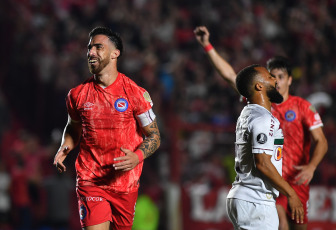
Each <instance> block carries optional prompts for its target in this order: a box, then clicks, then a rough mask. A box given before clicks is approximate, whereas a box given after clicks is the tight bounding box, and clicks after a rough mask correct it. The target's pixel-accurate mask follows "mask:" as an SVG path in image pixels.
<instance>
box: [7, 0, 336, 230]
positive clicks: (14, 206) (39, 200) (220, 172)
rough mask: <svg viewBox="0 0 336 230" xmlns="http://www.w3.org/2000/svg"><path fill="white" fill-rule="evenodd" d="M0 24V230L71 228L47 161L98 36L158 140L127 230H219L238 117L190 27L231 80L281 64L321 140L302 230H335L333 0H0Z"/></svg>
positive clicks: (65, 183)
mask: <svg viewBox="0 0 336 230" xmlns="http://www.w3.org/2000/svg"><path fill="white" fill-rule="evenodd" d="M0 24H1V27H0V31H1V36H0V41H1V43H0V44H1V48H0V50H1V63H0V66H1V72H0V84H1V87H0V137H1V146H0V148H1V149H0V151H1V153H0V157H1V158H0V229H4V230H6V229H20V225H24V226H26V228H21V229H53V228H54V227H56V226H57V225H65V226H67V227H68V228H67V229H79V226H78V222H79V221H78V212H77V207H76V199H75V194H74V167H73V161H74V159H75V157H76V151H75V152H73V153H72V154H71V155H70V157H69V159H67V160H66V164H67V167H68V171H67V173H66V174H65V175H63V176H60V175H59V174H57V173H56V170H55V169H54V167H53V166H52V160H53V156H54V154H55V153H56V151H57V148H58V146H59V143H60V137H61V132H62V130H63V128H64V125H65V123H66V119H67V115H66V108H65V96H66V95H67V93H68V91H69V89H70V88H72V87H74V86H76V85H77V84H79V83H81V82H83V81H84V80H85V79H86V78H88V77H89V76H90V74H89V72H88V68H87V61H86V49H87V48H86V46H87V43H88V33H89V31H90V30H91V29H92V28H93V27H95V26H98V25H104V26H108V27H110V28H112V29H113V30H115V31H117V32H119V33H120V34H121V35H122V38H123V41H124V46H125V53H124V55H123V57H122V58H121V59H120V61H119V68H120V71H121V72H123V73H125V74H126V75H127V76H130V77H131V78H132V79H134V81H135V82H137V83H138V84H139V85H141V86H143V87H144V88H146V89H147V90H148V91H149V92H150V94H151V97H152V99H153V101H154V111H155V113H156V114H157V116H158V122H159V126H160V130H161V134H162V145H161V147H160V149H159V150H158V151H157V153H156V154H155V155H153V156H152V157H151V158H150V159H147V160H146V163H145V166H144V172H143V175H142V181H141V183H142V184H141V189H140V194H141V198H142V199H141V202H138V203H141V205H139V204H138V205H139V206H143V208H142V209H140V208H139V209H138V210H139V211H138V210H137V212H138V213H141V214H138V216H139V217H138V219H137V217H136V220H135V221H136V224H135V225H136V226H135V227H134V229H138V230H140V229H146V230H151V229H160V230H179V229H183V230H191V229H192V230H210V229H211V230H215V229H230V228H231V225H230V224H229V223H228V219H227V215H226V210H225V205H224V203H225V197H226V193H227V191H228V189H229V187H230V184H231V181H232V178H233V176H234V172H233V171H232V170H233V165H232V164H233V154H234V147H233V141H234V125H235V120H236V118H237V116H238V114H239V112H240V110H241V108H242V106H243V105H242V104H241V103H240V102H239V97H238V95H237V94H236V93H235V92H234V91H233V90H232V89H231V88H230V87H229V86H228V85H227V84H226V83H225V82H223V81H222V80H221V78H220V77H219V76H218V75H217V74H216V73H215V72H214V69H213V68H212V66H211V64H210V63H209V61H208V60H207V59H206V56H205V55H204V51H203V50H202V49H201V47H200V46H199V45H198V44H197V42H196V40H195V38H194V35H193V32H192V31H193V29H194V28H195V27H196V26H198V25H206V26H207V27H208V28H209V31H210V33H211V37H210V39H211V41H212V43H213V45H214V46H215V47H216V48H217V49H218V51H219V52H220V54H221V55H223V56H224V57H225V58H226V59H228V60H229V62H230V63H231V64H233V66H234V68H235V70H236V71H238V70H239V69H240V68H242V67H244V66H246V65H249V64H252V63H259V64H265V62H266V60H267V59H268V58H270V57H271V56H273V55H277V54H280V55H286V56H288V57H289V58H291V60H292V61H293V64H294V71H293V76H294V79H295V81H294V84H293V86H292V93H293V94H294V95H298V96H301V97H304V98H307V99H309V100H310V101H312V103H314V104H315V105H316V107H317V108H318V110H319V112H320V114H321V116H322V120H323V122H324V125H325V126H324V131H325V133H326V136H327V138H328V141H329V150H328V153H327V155H326V157H325V158H324V160H323V162H322V163H321V164H320V166H319V167H318V169H317V170H316V173H315V176H314V179H313V181H312V189H311V190H312V192H311V197H312V198H311V203H310V213H309V215H310V220H311V223H310V225H309V229H315V230H317V229H328V230H329V229H336V179H335V175H336V148H335V143H336V141H335V138H336V124H335V117H336V110H335V108H336V107H335V100H336V91H335V90H336V72H335V68H336V67H335V66H336V55H335V51H336V45H335V42H336V1H335V0H322V1H318V0H306V1H304V0H298V1H290V0H286V1H282V0H275V1H272V2H269V1H261V0H260V1H257V0H256V1H252V0H239V1H236V0H227V1H220V0H182V1H181V0H170V1H164V0H114V1H108V0H58V1H56V0H5V1H0ZM9 180H10V181H11V184H8V181H9ZM29 226H31V227H29Z"/></svg>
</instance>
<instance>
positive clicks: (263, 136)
mask: <svg viewBox="0 0 336 230" xmlns="http://www.w3.org/2000/svg"><path fill="white" fill-rule="evenodd" d="M257 142H258V143H259V144H265V143H266V142H267V136H266V134H265V133H260V134H258V136H257Z"/></svg>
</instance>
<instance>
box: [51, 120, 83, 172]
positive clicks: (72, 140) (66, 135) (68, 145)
mask: <svg viewBox="0 0 336 230" xmlns="http://www.w3.org/2000/svg"><path fill="white" fill-rule="evenodd" d="M81 133H82V124H81V123H80V122H79V121H74V120H72V119H71V118H70V116H69V115H68V122H67V124H66V126H65V128H64V132H63V136H62V142H61V146H60V148H59V149H58V151H57V153H56V155H55V158H54V165H55V166H56V167H57V169H58V171H59V172H65V171H66V167H65V165H64V164H63V161H64V160H65V158H66V157H67V155H68V154H69V153H70V151H71V150H73V149H74V148H75V147H76V146H77V144H78V142H79V139H80V136H81Z"/></svg>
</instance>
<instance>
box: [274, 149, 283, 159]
mask: <svg viewBox="0 0 336 230" xmlns="http://www.w3.org/2000/svg"><path fill="white" fill-rule="evenodd" d="M274 158H275V160H276V161H279V160H281V158H282V148H281V147H277V148H276V150H275V154H274Z"/></svg>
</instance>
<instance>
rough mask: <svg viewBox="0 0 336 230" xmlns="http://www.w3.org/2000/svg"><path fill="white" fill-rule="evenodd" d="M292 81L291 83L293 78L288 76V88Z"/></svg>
mask: <svg viewBox="0 0 336 230" xmlns="http://www.w3.org/2000/svg"><path fill="white" fill-rule="evenodd" d="M292 81H293V77H292V76H288V86H290V85H291V84H292Z"/></svg>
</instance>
